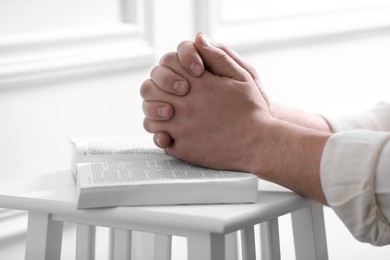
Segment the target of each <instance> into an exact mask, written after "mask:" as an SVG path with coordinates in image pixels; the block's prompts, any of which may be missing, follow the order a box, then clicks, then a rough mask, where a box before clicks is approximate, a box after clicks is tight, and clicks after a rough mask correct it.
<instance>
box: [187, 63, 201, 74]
mask: <svg viewBox="0 0 390 260" xmlns="http://www.w3.org/2000/svg"><path fill="white" fill-rule="evenodd" d="M190 70H191V71H192V73H194V75H195V76H200V75H201V74H202V70H203V68H202V66H200V65H199V64H198V63H195V62H193V63H191V65H190Z"/></svg>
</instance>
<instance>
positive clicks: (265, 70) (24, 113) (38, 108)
mask: <svg viewBox="0 0 390 260" xmlns="http://www.w3.org/2000/svg"><path fill="white" fill-rule="evenodd" d="M11 2H12V1H8V2H4V3H6V5H5V6H7V5H11ZM41 2H42V4H43V3H44V1H41ZM75 2H77V1H75ZM152 2H153V4H154V6H155V9H154V15H153V19H154V20H153V36H154V37H153V38H154V39H153V48H154V52H155V56H154V60H153V61H151V62H145V63H144V64H143V66H141V67H139V66H136V67H131V66H128V67H126V66H124V67H121V69H110V71H109V72H107V73H101V71H100V72H98V73H91V74H89V75H81V76H80V75H78V76H75V75H74V74H69V75H68V76H65V77H61V78H58V79H56V78H54V79H53V78H51V79H50V80H45V78H44V77H43V78H41V79H40V80H39V81H28V80H27V81H24V82H23V84H21V86H18V84H14V85H12V87H7V88H1V87H0V122H1V123H0V126H1V127H0V181H1V182H5V181H7V180H11V179H15V178H22V177H23V176H26V175H34V174H42V173H47V172H50V171H56V170H60V169H64V168H67V167H69V163H70V147H69V144H68V139H69V137H71V136H85V135H88V136H106V135H108V136H111V135H140V134H145V132H144V130H143V128H142V120H143V113H142V110H141V102H142V101H141V99H140V97H139V86H140V84H141V83H142V81H143V80H144V79H146V78H148V75H149V71H150V68H151V67H152V66H153V65H154V64H155V63H156V62H157V60H158V57H160V56H161V55H162V54H163V53H165V52H167V51H174V50H175V48H176V45H177V44H178V43H179V42H180V41H181V40H183V39H192V38H193V35H194V33H195V31H197V30H204V31H207V32H210V34H211V37H213V38H214V37H215V38H216V39H217V40H224V39H225V40H226V41H227V42H228V43H229V41H230V40H231V41H232V42H231V43H232V45H235V46H237V47H238V50H239V52H240V53H242V55H243V56H244V57H245V58H247V59H248V60H250V62H251V63H252V64H253V65H254V66H255V67H256V68H257V70H258V72H259V74H260V75H261V78H262V81H263V84H264V86H265V88H266V89H267V91H268V93H269V95H270V97H271V99H272V100H275V101H278V102H282V103H286V104H289V105H292V106H297V107H300V108H303V109H309V110H312V111H318V112H326V113H328V112H332V113H334V112H338V111H340V110H342V111H343V112H350V111H354V110H356V109H360V108H362V109H364V108H367V107H369V106H371V105H372V104H373V103H375V102H376V101H377V100H378V99H388V98H389V97H390V93H389V92H390V87H389V86H390V77H389V76H388V68H389V67H390V64H389V63H390V50H389V48H388V46H390V30H388V29H387V27H386V26H384V27H381V28H382V29H379V30H371V31H370V30H368V31H363V32H360V33H354V34H350V35H349V34H341V35H339V34H338V35H336V36H332V37H324V38H321V37H319V38H316V39H315V40H310V39H308V40H306V41H305V40H301V41H297V42H292V43H291V44H284V45H283V44H281V45H278V44H275V45H272V44H269V43H267V44H265V45H259V46H261V48H257V47H253V46H254V43H251V44H248V45H245V44H244V45H242V42H238V43H237V42H234V41H233V40H232V38H242V39H246V40H245V41H247V42H249V43H250V41H251V39H254V38H256V39H257V38H258V37H257V36H259V35H258V34H261V31H256V30H254V31H251V32H250V33H249V36H248V33H247V32H243V35H242V36H240V35H230V36H229V37H230V38H229V37H225V38H224V35H222V34H218V33H217V32H215V28H216V27H212V28H210V27H207V25H206V27H203V26H204V25H202V22H200V20H204V21H208V20H209V18H210V17H208V16H207V12H206V11H204V12H201V13H202V14H201V15H200V14H199V12H198V13H197V12H196V9H194V3H193V2H192V1H191V0H185V1H179V0H167V1H152ZM194 2H197V1H194ZM199 2H200V3H201V4H205V3H207V1H199ZM86 3H88V1H86V2H85V3H84V4H86ZM102 3H103V5H106V4H107V3H108V2H107V1H103V2H102ZM212 3H214V2H212ZM211 5H213V4H211ZM8 7H9V8H7V10H11V9H12V8H11V7H10V6H8ZM4 10H6V9H4V8H3V9H2V8H0V17H3V16H2V12H3V11H4ZM15 10H16V9H15ZM43 10H44V9H43ZM109 10H111V9H109ZM99 15H101V13H99ZM110 15H111V14H110ZM197 15H198V16H197ZM87 16H88V15H86V17H87ZM215 16H216V15H215ZM7 17H8V18H9V16H7ZM110 17H111V16H110ZM8 18H7V19H8ZM9 19H11V18H9ZM64 19H66V18H64ZM107 19H108V20H107V21H109V23H112V21H113V20H112V19H111V18H107ZM7 21H8V20H7ZM7 21H6V20H4V19H2V18H0V33H1V32H7V33H8V34H9V32H10V31H11V32H12V27H13V26H15V31H16V30H18V31H20V30H22V29H23V28H22V26H21V25H20V24H19V23H18V22H17V20H13V22H12V23H14V25H13V24H12V23H10V22H7ZM6 22H7V23H6ZM210 23H212V21H211V22H210ZM86 25H88V23H86ZM214 25H215V24H214ZM214 25H213V26H214ZM208 30H210V31H208ZM213 32H214V35H213ZM348 35H349V36H348ZM255 36H256V37H255ZM260 36H261V35H260ZM1 37H2V35H1V34H0V82H2V80H4V77H5V76H7V75H6V74H4V70H3V72H2V71H1V69H2V68H4V67H2V65H4V64H3V63H2V57H5V56H7V55H9V53H4V52H1V50H2V49H1V46H2V45H1V39H2V38H1ZM260 38H261V37H260ZM240 46H241V48H240ZM242 46H243V47H242ZM245 46H246V47H247V50H251V51H246V49H245ZM3 61H4V59H3ZM109 68H112V66H109ZM103 70H104V67H103ZM1 73H3V74H1ZM4 75H5V76H4ZM1 77H3V78H1ZM5 214H11V215H14V213H9V212H6V213H2V212H0V259H15V260H16V259H22V258H23V253H22V251H21V249H23V241H24V237H23V232H24V230H25V215H23V214H22V215H19V214H15V215H16V216H15V217H11V218H10V217H7V216H8V215H7V216H5ZM325 214H326V225H327V232H328V234H327V235H328V246H329V256H330V259H368V258H369V257H371V258H373V259H379V260H380V259H387V256H388V255H389V254H390V248H388V247H383V248H376V247H372V246H369V245H364V244H361V243H358V242H356V241H355V240H354V239H353V238H352V237H351V235H350V234H349V233H348V231H346V229H345V228H344V226H343V225H342V224H341V223H340V221H339V220H338V219H337V217H335V215H334V214H333V213H332V211H331V210H329V209H326V210H325ZM10 220H12V221H13V222H12V221H11V222H10ZM12 226H13V227H14V228H11V227H12ZM2 227H7V230H8V231H7V232H4V231H3V230H5V229H3V228H2ZM281 229H282V230H284V231H282V232H284V233H283V234H284V235H282V236H281V239H282V242H281V244H282V248H283V250H284V251H283V252H284V253H282V254H283V256H284V257H285V258H284V259H294V256H293V248H292V244H291V239H290V238H291V231H290V230H289V229H290V227H289V219H288V217H283V218H282V219H281ZM68 230H70V231H72V227H69V228H68ZM8 238H9V239H8ZM69 240H72V235H69ZM175 243H182V241H181V240H178V241H176V242H175ZM175 255H176V256H177V257H176V259H182V253H180V252H179V253H175Z"/></svg>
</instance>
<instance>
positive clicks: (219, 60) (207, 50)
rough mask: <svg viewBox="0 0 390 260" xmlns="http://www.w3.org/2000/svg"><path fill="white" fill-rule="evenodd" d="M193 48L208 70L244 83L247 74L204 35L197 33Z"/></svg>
mask: <svg viewBox="0 0 390 260" xmlns="http://www.w3.org/2000/svg"><path fill="white" fill-rule="evenodd" d="M195 46H196V48H197V49H198V52H199V54H200V56H201V57H202V60H203V62H204V65H205V67H207V68H208V70H209V71H210V72H212V73H214V74H216V75H218V76H221V77H228V78H233V79H236V80H239V81H244V80H246V79H247V78H248V72H247V71H246V70H245V69H244V68H243V67H241V66H240V64H238V63H237V62H236V61H235V60H234V59H233V58H232V57H231V56H230V55H228V53H226V52H225V51H224V50H223V49H222V48H220V47H218V46H217V45H215V44H214V43H213V42H212V41H211V40H210V39H209V38H208V37H207V36H206V35H205V34H203V33H198V34H197V35H196V38H195Z"/></svg>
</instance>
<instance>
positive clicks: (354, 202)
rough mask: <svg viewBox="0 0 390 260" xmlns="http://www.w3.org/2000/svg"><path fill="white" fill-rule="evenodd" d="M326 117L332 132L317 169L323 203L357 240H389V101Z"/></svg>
mask: <svg viewBox="0 0 390 260" xmlns="http://www.w3.org/2000/svg"><path fill="white" fill-rule="evenodd" d="M327 120H328V122H329V124H330V125H331V127H332V128H333V130H334V131H335V132H337V133H336V134H334V135H333V136H332V137H331V138H330V139H329V141H328V142H327V144H326V146H325V149H324V152H323V156H322V160H321V169H320V171H321V183H322V187H323V190H324V193H325V196H326V199H327V201H328V203H329V206H330V207H332V209H333V210H334V211H335V213H336V214H337V215H338V216H339V217H340V219H341V220H342V221H343V222H344V224H345V225H346V226H347V227H348V229H349V230H350V231H351V233H352V234H353V235H354V236H355V237H356V238H357V239H358V240H360V241H364V242H369V243H371V244H374V245H386V244H390V223H389V220H390V104H380V105H378V106H376V107H375V108H374V109H372V110H370V111H367V112H365V113H363V114H362V115H356V116H350V117H343V118H338V119H335V118H332V119H331V118H327ZM351 129H360V130H351ZM361 129H368V131H367V130H361Z"/></svg>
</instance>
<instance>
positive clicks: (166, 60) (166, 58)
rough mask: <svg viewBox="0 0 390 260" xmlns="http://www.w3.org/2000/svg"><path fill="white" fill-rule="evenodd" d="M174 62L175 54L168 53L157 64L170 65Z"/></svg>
mask: <svg viewBox="0 0 390 260" xmlns="http://www.w3.org/2000/svg"><path fill="white" fill-rule="evenodd" d="M175 60H177V54H176V52H168V53H166V54H165V55H163V56H162V57H161V59H160V62H159V64H160V65H169V64H172V62H174V61H175Z"/></svg>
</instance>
